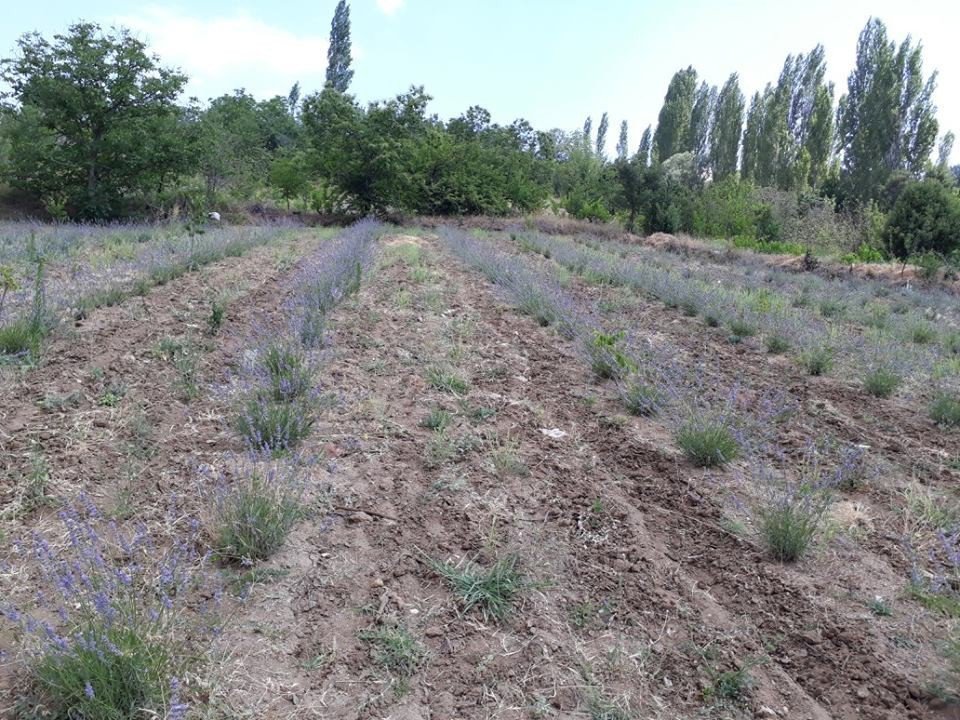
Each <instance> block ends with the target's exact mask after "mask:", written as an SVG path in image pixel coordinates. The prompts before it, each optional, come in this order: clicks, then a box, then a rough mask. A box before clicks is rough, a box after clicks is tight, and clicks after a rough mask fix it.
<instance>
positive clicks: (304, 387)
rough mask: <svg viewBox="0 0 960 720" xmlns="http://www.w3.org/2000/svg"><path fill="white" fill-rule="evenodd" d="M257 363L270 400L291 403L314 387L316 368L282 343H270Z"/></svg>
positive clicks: (261, 353) (293, 348)
mask: <svg viewBox="0 0 960 720" xmlns="http://www.w3.org/2000/svg"><path fill="white" fill-rule="evenodd" d="M257 361H258V364H259V369H260V370H261V372H262V373H263V374H264V375H265V377H264V380H265V382H266V385H267V387H268V389H269V390H268V392H269V396H270V398H271V399H272V400H274V401H276V402H289V401H291V400H293V399H295V398H298V397H301V396H303V395H305V394H307V393H308V392H310V389H311V388H312V387H313V368H312V367H311V366H310V363H309V361H308V359H307V356H306V355H305V354H304V352H303V350H302V349H301V348H298V347H296V346H295V345H292V344H290V343H287V342H285V341H282V340H279V341H275V342H271V343H269V344H268V345H267V346H266V347H264V348H263V349H262V350H261V351H260V353H259V357H258V358H257Z"/></svg>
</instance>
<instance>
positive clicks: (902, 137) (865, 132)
mask: <svg viewBox="0 0 960 720" xmlns="http://www.w3.org/2000/svg"><path fill="white" fill-rule="evenodd" d="M935 86H936V73H933V74H932V75H931V76H930V77H929V78H928V79H927V80H924V78H923V62H922V49H921V47H920V46H919V45H918V46H916V47H914V46H913V45H912V44H911V41H910V38H907V39H906V40H904V41H903V42H902V43H901V44H900V47H899V48H898V47H897V45H896V43H894V42H892V41H890V40H889V39H888V37H887V28H886V26H885V25H884V24H883V23H882V22H881V21H880V20H878V19H876V18H871V19H870V20H869V21H868V22H867V25H866V27H864V29H863V31H862V32H861V33H860V38H859V41H858V42H857V62H856V66H855V67H854V69H853V71H852V72H851V73H850V76H849V78H848V79H847V94H846V95H844V96H843V97H842V98H841V99H840V107H839V109H838V111H837V112H838V116H837V131H838V145H839V147H840V149H841V151H842V153H843V159H842V177H843V181H844V184H845V185H846V188H847V192H848V193H849V194H850V195H851V196H852V197H853V198H855V199H857V200H869V199H874V198H877V197H878V196H879V195H880V193H881V191H882V189H883V186H884V184H885V183H886V181H887V180H888V179H889V177H890V175H891V173H892V172H893V171H894V170H903V171H906V172H909V173H912V174H914V175H919V174H920V173H921V172H922V170H923V168H924V166H925V164H926V162H927V160H928V159H929V157H930V152H931V151H932V150H933V146H934V144H935V143H936V137H937V120H936V117H935V113H936V108H935V107H934V105H933V99H932V95H933V90H934V88H935Z"/></svg>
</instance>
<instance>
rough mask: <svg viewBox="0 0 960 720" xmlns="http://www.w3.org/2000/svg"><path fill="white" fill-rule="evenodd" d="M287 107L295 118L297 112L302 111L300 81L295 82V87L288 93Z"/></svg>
mask: <svg viewBox="0 0 960 720" xmlns="http://www.w3.org/2000/svg"><path fill="white" fill-rule="evenodd" d="M287 109H288V110H289V112H290V117H293V118H295V117H296V116H297V113H298V112H299V111H300V83H299V82H295V83H294V84H293V87H292V88H290V92H289V93H287Z"/></svg>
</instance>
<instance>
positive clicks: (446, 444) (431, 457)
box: [423, 431, 457, 469]
mask: <svg viewBox="0 0 960 720" xmlns="http://www.w3.org/2000/svg"><path fill="white" fill-rule="evenodd" d="M456 456H457V445H456V443H454V442H453V440H451V439H450V438H449V437H448V436H447V434H446V433H445V432H441V431H438V432H435V433H434V434H433V435H431V436H430V438H429V439H428V440H427V444H426V445H424V448H423V464H424V466H425V467H427V468H430V469H433V468H438V467H440V466H441V465H445V464H446V463H448V462H450V461H451V460H453V459H454V458H455V457H456Z"/></svg>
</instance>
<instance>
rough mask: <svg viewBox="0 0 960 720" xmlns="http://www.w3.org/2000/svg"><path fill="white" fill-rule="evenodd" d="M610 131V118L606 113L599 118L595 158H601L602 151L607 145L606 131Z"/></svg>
mask: <svg viewBox="0 0 960 720" xmlns="http://www.w3.org/2000/svg"><path fill="white" fill-rule="evenodd" d="M609 129H610V117H609V116H608V115H607V113H604V114H603V115H601V116H600V125H599V126H598V127H597V145H596V149H595V152H596V154H597V157H599V158H602V157H603V151H604V150H605V149H606V145H607V131H608V130H609Z"/></svg>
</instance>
